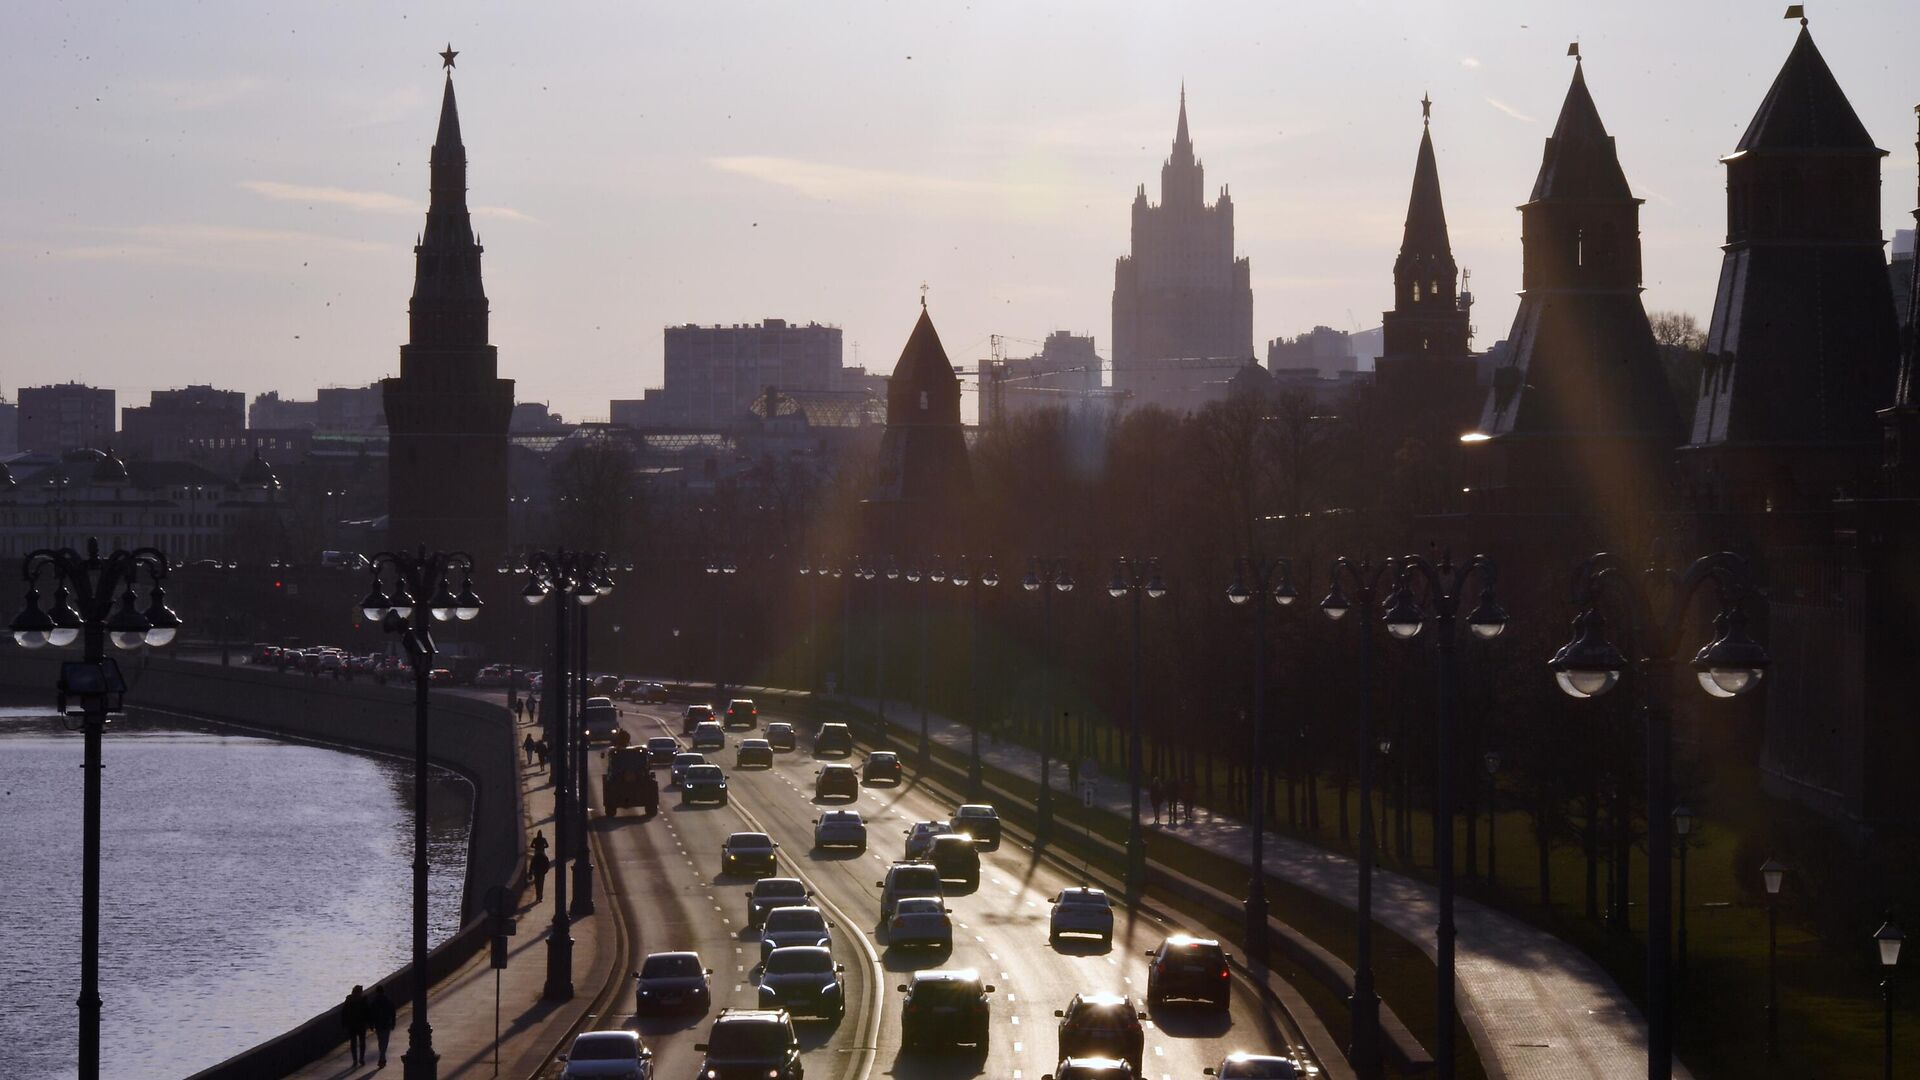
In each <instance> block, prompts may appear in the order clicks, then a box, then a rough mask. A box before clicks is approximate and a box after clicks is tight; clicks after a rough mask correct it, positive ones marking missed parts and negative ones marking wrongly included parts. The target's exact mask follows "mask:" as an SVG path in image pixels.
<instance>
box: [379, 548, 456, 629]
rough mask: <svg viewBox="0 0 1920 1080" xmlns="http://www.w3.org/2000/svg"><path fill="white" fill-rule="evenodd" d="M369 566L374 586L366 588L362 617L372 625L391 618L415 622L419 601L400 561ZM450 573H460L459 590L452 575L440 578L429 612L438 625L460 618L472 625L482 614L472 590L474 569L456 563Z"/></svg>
mask: <svg viewBox="0 0 1920 1080" xmlns="http://www.w3.org/2000/svg"><path fill="white" fill-rule="evenodd" d="M368 567H369V570H370V572H371V573H372V575H373V584H372V585H371V586H370V587H369V588H368V589H367V595H366V597H365V598H364V599H362V600H361V601H360V614H362V615H364V616H366V619H367V621H368V622H370V623H380V624H384V623H385V622H386V620H387V618H388V617H389V616H391V617H392V618H394V619H397V620H399V621H401V622H407V621H410V620H412V619H413V616H414V608H415V606H416V605H417V603H418V601H417V599H416V598H415V597H414V595H413V592H412V590H411V589H410V588H409V587H408V585H407V575H406V574H405V573H403V572H402V570H401V568H400V566H399V564H398V562H396V561H395V560H393V559H389V558H385V557H376V558H374V559H372V560H369V562H368ZM389 568H391V570H392V575H393V586H392V588H388V587H387V584H386V581H385V578H386V576H387V574H386V571H387V570H388V569H389ZM447 569H448V570H449V571H452V570H455V569H457V570H459V571H460V591H459V592H458V593H456V592H454V591H453V586H452V584H451V583H450V582H449V581H448V578H449V577H451V576H452V575H451V574H450V573H443V574H440V575H439V578H440V583H439V585H438V587H437V588H435V589H434V591H433V596H432V597H431V598H430V599H429V600H428V601H427V611H428V613H429V614H431V615H432V616H433V618H434V619H435V621H437V622H447V621H448V620H450V619H458V620H460V621H461V622H470V621H472V620H473V619H475V618H478V617H479V615H480V597H479V595H478V594H477V593H475V592H474V591H473V567H472V566H471V565H470V564H468V563H466V562H456V563H455V564H454V565H450V566H448V567H447Z"/></svg>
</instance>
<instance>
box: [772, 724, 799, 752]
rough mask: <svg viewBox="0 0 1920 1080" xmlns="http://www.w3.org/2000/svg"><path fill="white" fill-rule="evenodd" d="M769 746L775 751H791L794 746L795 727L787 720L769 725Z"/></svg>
mask: <svg viewBox="0 0 1920 1080" xmlns="http://www.w3.org/2000/svg"><path fill="white" fill-rule="evenodd" d="M767 745H769V746H771V747H773V748H774V749H775V750H791V749H793V746H794V738H793V725H792V724H789V723H787V722H786V721H785V720H773V721H770V722H768V724H767Z"/></svg>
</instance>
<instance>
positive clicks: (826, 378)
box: [619, 319, 852, 428]
mask: <svg viewBox="0 0 1920 1080" xmlns="http://www.w3.org/2000/svg"><path fill="white" fill-rule="evenodd" d="M664 336H665V342H666V377H665V379H664V380H663V382H662V385H661V386H659V387H655V388H651V389H649V390H648V391H647V392H646V397H645V398H644V399H642V401H641V402H639V403H638V404H637V405H636V403H634V402H623V403H622V408H621V409H620V410H619V411H620V414H621V415H622V416H623V417H625V418H626V419H625V421H623V422H628V423H633V424H635V425H636V426H645V427H682V428H685V427H694V428H715V427H728V426H730V425H733V424H735V423H738V422H740V421H741V420H742V419H744V418H745V417H747V415H748V414H749V412H750V410H751V409H752V408H753V404H754V402H755V401H757V400H759V398H760V397H761V395H762V394H764V393H765V392H766V391H767V390H768V389H769V388H772V389H774V390H794V391H802V390H805V391H813V390H844V389H852V387H850V386H846V385H843V378H844V374H845V369H843V368H842V367H841V363H840V359H841V331H840V328H839V327H837V326H822V325H821V324H819V323H814V322H810V323H808V324H806V325H805V326H800V325H798V324H794V323H789V322H787V321H786V320H785V319H767V320H765V321H764V322H759V323H750V324H742V323H734V324H733V325H731V326H696V325H694V324H692V323H688V324H686V325H683V326H669V327H667V328H666V331H665V334H664Z"/></svg>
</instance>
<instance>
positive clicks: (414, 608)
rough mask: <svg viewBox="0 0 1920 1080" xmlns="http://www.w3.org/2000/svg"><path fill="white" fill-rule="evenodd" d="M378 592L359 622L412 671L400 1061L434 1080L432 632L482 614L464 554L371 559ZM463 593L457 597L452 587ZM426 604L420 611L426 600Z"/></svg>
mask: <svg viewBox="0 0 1920 1080" xmlns="http://www.w3.org/2000/svg"><path fill="white" fill-rule="evenodd" d="M367 569H368V571H369V572H370V573H371V574H372V576H373V584H372V585H371V587H369V588H368V590H367V595H366V598H365V599H363V600H361V601H360V614H361V615H362V616H364V617H365V618H366V620H367V621H368V622H369V623H373V624H375V625H377V626H379V627H380V629H382V630H384V631H386V632H387V633H389V634H398V635H400V641H401V646H402V647H403V648H404V649H405V650H406V653H407V660H408V662H409V663H410V664H411V665H412V666H413V1023H412V1024H411V1025H410V1026H409V1027H408V1028H407V1052H406V1054H404V1055H403V1056H402V1057H401V1061H402V1062H403V1063H404V1066H405V1073H406V1076H407V1078H408V1080H432V1078H433V1077H434V1076H437V1075H438V1074H439V1063H440V1055H438V1054H436V1053H434V1050H433V1027H432V1025H430V1024H428V1023H427V985H428V983H429V981H430V980H429V979H428V978H427V709H428V697H427V688H428V687H429V686H430V685H431V684H432V682H433V659H434V643H433V624H434V623H436V622H446V621H448V620H450V619H458V620H459V621H461V622H470V621H472V620H473V619H475V618H477V617H478V616H479V614H480V597H479V596H477V595H475V593H474V591H473V560H472V558H470V557H469V556H468V555H467V554H466V553H464V552H459V551H454V552H443V551H433V552H429V551H428V550H427V549H426V548H425V547H424V546H423V547H420V548H419V549H417V550H416V551H412V552H409V551H382V552H379V553H378V554H375V555H373V556H370V557H369V558H368V559H367ZM456 581H458V582H459V584H460V591H459V592H458V593H457V594H456V593H455V592H454V590H453V585H454V582H456ZM421 597H426V598H427V599H426V602H425V603H424V604H422V603H421V601H420V598H421Z"/></svg>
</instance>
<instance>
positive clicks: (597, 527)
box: [553, 439, 640, 554]
mask: <svg viewBox="0 0 1920 1080" xmlns="http://www.w3.org/2000/svg"><path fill="white" fill-rule="evenodd" d="M553 493H554V497H555V499H556V500H557V501H558V504H559V505H558V509H557V513H556V514H555V515H554V517H555V521H554V524H555V525H556V527H557V530H556V531H557V533H558V535H557V536H556V537H555V539H556V541H558V542H562V543H565V544H567V545H568V546H569V547H579V548H583V549H585V550H588V551H607V552H620V553H623V554H625V553H627V551H626V545H627V542H628V541H629V540H630V539H631V538H632V536H633V533H634V529H633V527H632V526H633V524H634V521H635V519H636V518H637V516H638V514H639V510H640V507H639V499H640V487H639V485H638V484H637V483H636V482H635V480H634V475H633V453H632V451H630V450H628V449H627V447H626V445H625V444H624V443H620V442H615V441H612V440H607V439H602V440H596V441H594V442H588V443H582V444H581V445H579V446H576V447H574V448H572V449H571V450H567V451H565V452H564V454H563V455H562V456H561V457H560V458H559V460H557V461H555V462H554V464H553Z"/></svg>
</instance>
